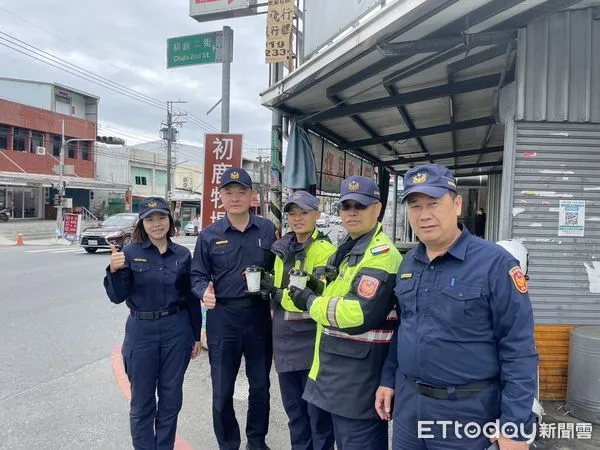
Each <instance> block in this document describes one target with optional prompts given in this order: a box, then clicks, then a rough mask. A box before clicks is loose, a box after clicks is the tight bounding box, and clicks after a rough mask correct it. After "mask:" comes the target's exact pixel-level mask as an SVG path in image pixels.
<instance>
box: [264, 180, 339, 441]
mask: <svg viewBox="0 0 600 450" xmlns="http://www.w3.org/2000/svg"><path fill="white" fill-rule="evenodd" d="M283 211H284V212H285V213H286V214H287V219H288V223H289V225H290V228H291V230H292V232H291V233H287V234H286V235H284V236H283V237H282V238H281V239H280V240H279V241H276V242H275V243H274V244H273V246H272V247H271V251H272V252H273V253H275V255H276V258H275V275H274V279H273V285H272V287H269V286H265V285H266V284H267V283H268V282H267V281H266V280H265V282H264V283H262V289H263V290H265V288H266V290H271V291H272V292H273V291H274V292H275V295H274V301H273V302H272V305H273V356H274V359H275V368H276V370H277V374H278V376H279V388H280V390H281V399H282V401H283V406H284V409H285V412H286V414H287V416H288V419H289V421H288V427H289V430H290V442H291V449H292V450H333V445H334V438H333V422H332V420H331V414H329V412H327V411H324V410H322V409H321V408H318V407H317V406H315V405H313V404H311V403H308V402H307V401H306V400H304V399H303V398H302V394H303V393H304V388H305V386H306V381H307V380H308V371H309V369H310V366H311V363H312V358H313V353H314V348H315V337H316V330H317V324H316V323H315V322H314V320H312V319H311V318H310V316H309V315H308V313H306V312H303V311H300V310H299V309H298V308H296V307H295V306H294V304H293V303H292V300H291V298H290V296H289V294H288V290H287V289H281V288H282V287H286V286H287V285H288V284H289V282H290V281H289V280H290V276H289V273H290V271H291V270H293V269H298V270H302V271H304V272H305V273H307V274H310V275H312V277H311V279H310V280H308V285H309V286H311V287H312V288H313V289H315V290H317V291H321V292H322V291H323V287H324V284H323V283H321V282H320V281H319V278H320V276H321V275H322V274H324V273H325V266H326V265H327V261H328V260H329V258H330V257H331V255H332V254H334V253H335V250H336V248H335V246H334V245H333V244H332V243H331V242H330V241H329V239H328V238H327V236H325V235H324V234H323V233H322V232H320V231H319V230H317V229H316V224H317V219H318V218H319V216H320V215H321V213H320V212H319V201H318V199H317V198H316V197H315V196H313V195H311V194H310V193H308V192H306V191H296V192H294V193H293V194H292V195H291V196H290V199H289V201H288V202H287V203H286V204H285V206H284V209H283ZM264 278H266V277H264ZM304 279H306V277H305V278H304ZM269 288H271V289H269Z"/></svg>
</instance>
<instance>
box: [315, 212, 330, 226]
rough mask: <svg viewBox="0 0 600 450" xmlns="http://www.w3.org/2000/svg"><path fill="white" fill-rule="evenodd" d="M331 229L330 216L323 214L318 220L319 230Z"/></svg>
mask: <svg viewBox="0 0 600 450" xmlns="http://www.w3.org/2000/svg"><path fill="white" fill-rule="evenodd" d="M328 227H329V216H328V215H327V214H325V213H322V214H321V217H319V219H317V228H328Z"/></svg>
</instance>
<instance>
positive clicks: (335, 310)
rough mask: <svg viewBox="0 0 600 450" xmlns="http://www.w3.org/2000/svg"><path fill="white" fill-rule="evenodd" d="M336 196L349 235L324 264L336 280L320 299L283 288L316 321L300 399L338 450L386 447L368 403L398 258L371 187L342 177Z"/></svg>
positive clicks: (390, 318)
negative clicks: (329, 421) (328, 419)
mask: <svg viewBox="0 0 600 450" xmlns="http://www.w3.org/2000/svg"><path fill="white" fill-rule="evenodd" d="M340 194H341V196H340V205H341V212H340V215H341V218H342V224H343V226H344V228H346V230H347V231H348V233H349V236H348V237H347V239H346V240H345V242H343V243H342V245H341V246H340V247H339V249H338V250H337V252H336V253H335V254H334V255H333V256H332V257H331V258H330V261H329V265H331V266H333V267H335V268H337V269H338V275H337V278H335V280H334V281H332V282H331V283H329V284H328V285H327V287H326V288H325V290H324V291H323V293H322V294H319V293H316V292H314V291H313V290H311V289H310V288H306V289H303V290H300V289H298V288H295V287H290V288H289V289H290V294H291V296H292V300H293V302H294V305H295V306H296V307H297V308H298V309H300V310H303V311H308V312H309V314H310V316H311V317H312V318H313V320H314V321H315V322H317V324H318V328H317V340H316V344H315V354H314V358H313V364H312V367H311V370H310V373H309V376H308V378H309V379H308V382H307V384H306V389H305V392H304V399H306V401H308V402H309V403H312V404H314V405H315V406H317V407H319V408H321V409H324V410H325V411H329V412H330V413H331V414H332V418H333V425H334V432H335V440H336V445H337V447H338V448H339V449H340V450H365V449H369V450H380V449H387V447H388V433H387V422H385V421H381V420H380V419H379V417H378V416H377V413H376V412H375V409H374V408H373V401H374V398H375V392H376V390H377V387H378V385H379V377H380V376H381V369H382V366H383V363H384V360H385V358H386V355H387V352H388V348H389V344H390V341H391V339H392V335H393V329H394V328H395V326H396V325H395V322H396V311H395V310H394V303H395V301H394V296H393V287H394V281H395V274H396V272H397V271H398V268H399V267H400V262H401V260H402V257H401V256H400V253H399V252H398V250H397V249H396V248H395V246H394V244H393V242H392V241H391V240H390V239H389V238H388V237H387V236H386V235H385V234H384V233H383V231H382V226H381V224H380V223H378V221H377V218H378V217H379V214H380V212H381V208H382V205H381V200H380V199H381V197H380V194H379V187H378V186H377V184H376V183H375V182H374V181H373V180H371V179H369V178H366V177H360V176H354V177H350V178H347V179H346V180H344V181H343V183H342V187H341V190H340Z"/></svg>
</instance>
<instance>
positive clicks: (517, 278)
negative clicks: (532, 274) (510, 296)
mask: <svg viewBox="0 0 600 450" xmlns="http://www.w3.org/2000/svg"><path fill="white" fill-rule="evenodd" d="M508 273H509V275H510V277H511V278H512V280H513V283H514V284H515V288H517V291H519V292H520V293H521V294H526V293H527V280H526V279H525V274H524V273H523V271H522V270H521V267H519V266H515V267H513V268H512V269H510V270H509V272H508Z"/></svg>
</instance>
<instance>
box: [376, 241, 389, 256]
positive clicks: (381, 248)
mask: <svg viewBox="0 0 600 450" xmlns="http://www.w3.org/2000/svg"><path fill="white" fill-rule="evenodd" d="M389 251H390V246H389V245H388V244H383V245H378V246H377V247H373V248H372V249H371V254H372V255H375V256H376V255H381V254H383V253H387V252H389Z"/></svg>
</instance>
